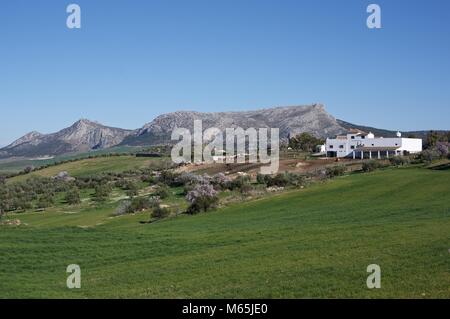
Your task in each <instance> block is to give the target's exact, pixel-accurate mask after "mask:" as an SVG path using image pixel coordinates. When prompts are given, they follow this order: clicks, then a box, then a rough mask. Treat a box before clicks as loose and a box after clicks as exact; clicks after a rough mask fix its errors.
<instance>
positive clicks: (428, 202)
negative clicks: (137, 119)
mask: <svg viewBox="0 0 450 319" xmlns="http://www.w3.org/2000/svg"><path fill="white" fill-rule="evenodd" d="M78 165H79V163H77V166H78ZM59 170H61V169H59ZM67 170H69V169H67ZM72 173H73V174H74V175H75V174H76V172H75V171H73V172H72ZM449 181H450V171H449V170H435V171H433V170H429V169H424V168H414V167H411V168H401V169H386V170H380V171H377V172H374V173H369V174H355V175H350V176H345V177H340V178H337V179H334V180H331V181H329V182H326V183H324V184H319V183H318V184H314V185H312V186H311V187H309V188H306V189H304V190H294V191H289V192H287V193H284V194H279V195H272V196H271V197H268V198H265V199H261V200H256V201H250V202H246V203H239V204H231V205H230V206H228V207H225V208H221V209H219V210H217V211H215V212H210V213H204V214H200V215H196V216H184V215H183V216H179V217H175V218H171V219H168V220H163V221H159V222H156V223H152V224H143V223H140V222H141V221H146V220H148V213H141V214H136V215H128V216H122V217H115V218H112V217H110V214H111V212H112V210H113V209H114V205H113V204H111V203H109V204H107V205H105V207H103V208H102V209H92V210H91V209H85V210H82V211H77V212H74V213H72V214H70V213H68V212H67V211H66V212H62V211H58V209H55V210H53V211H51V212H46V213H25V214H20V215H19V214H18V215H13V216H12V217H13V218H20V219H21V221H22V222H23V223H26V224H27V225H22V226H20V227H16V228H14V227H2V228H0V297H3V298H6V297H12V298H19V297H20V298H22V297H32V298H40V297H43V298H94V297H97V298H103V297H112V298H206V297H210V298H222V297H225V298H238V297H239V298H266V297H267V298H308V297H313V298H322V297H331V298H336V297H345V298H356V297H362V298H379V297H386V298H450V253H449V252H450V251H449V249H450V203H449V194H450V183H449ZM10 217H11V216H10ZM69 264H78V265H80V267H81V271H82V277H81V278H82V288H81V289H79V290H69V289H68V288H66V278H67V274H66V272H65V271H66V267H67V265H69ZM369 264H378V265H380V266H381V270H382V288H381V289H375V290H369V289H368V288H367V287H366V278H367V276H368V274H367V272H366V268H367V266H368V265H369Z"/></svg>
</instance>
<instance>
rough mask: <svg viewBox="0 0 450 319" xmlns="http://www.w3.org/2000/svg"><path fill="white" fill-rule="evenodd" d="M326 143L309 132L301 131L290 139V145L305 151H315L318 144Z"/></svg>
mask: <svg viewBox="0 0 450 319" xmlns="http://www.w3.org/2000/svg"><path fill="white" fill-rule="evenodd" d="M323 143H324V140H322V139H318V138H316V137H315V136H313V135H311V134H309V133H306V132H305V133H301V134H300V135H297V136H295V137H293V138H291V139H290V140H289V147H292V148H293V149H296V150H302V151H305V152H313V151H314V150H315V148H316V146H317V145H321V144H323Z"/></svg>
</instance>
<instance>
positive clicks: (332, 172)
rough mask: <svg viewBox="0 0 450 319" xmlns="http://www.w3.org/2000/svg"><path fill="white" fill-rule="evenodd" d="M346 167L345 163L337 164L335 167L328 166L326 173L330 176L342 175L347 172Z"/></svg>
mask: <svg viewBox="0 0 450 319" xmlns="http://www.w3.org/2000/svg"><path fill="white" fill-rule="evenodd" d="M345 171H346V168H345V166H343V165H336V166H333V167H327V168H326V170H325V174H326V176H327V177H328V178H333V177H337V176H342V175H344V174H345Z"/></svg>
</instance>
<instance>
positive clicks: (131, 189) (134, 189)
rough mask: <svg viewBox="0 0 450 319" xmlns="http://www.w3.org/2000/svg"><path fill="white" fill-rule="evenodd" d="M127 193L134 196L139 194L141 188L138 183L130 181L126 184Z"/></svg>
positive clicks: (131, 196)
mask: <svg viewBox="0 0 450 319" xmlns="http://www.w3.org/2000/svg"><path fill="white" fill-rule="evenodd" d="M126 189H127V191H126V194H127V196H128V197H130V198H133V197H135V196H137V195H138V194H139V189H138V186H137V184H136V183H134V182H129V183H128V184H127V186H126Z"/></svg>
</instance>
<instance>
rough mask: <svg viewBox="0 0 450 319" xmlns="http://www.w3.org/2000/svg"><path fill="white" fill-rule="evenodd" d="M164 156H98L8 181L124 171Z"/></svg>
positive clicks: (144, 165)
mask: <svg viewBox="0 0 450 319" xmlns="http://www.w3.org/2000/svg"><path fill="white" fill-rule="evenodd" d="M160 160H162V158H145V157H136V156H111V157H96V158H89V159H82V160H77V161H74V162H68V163H64V164H60V165H56V166H50V167H48V168H44V169H42V170H37V171H34V172H32V173H29V174H26V175H19V176H16V177H14V178H11V179H9V180H8V182H10V183H12V182H17V181H24V180H26V179H27V178H29V177H30V176H44V177H52V176H55V175H56V174H58V173H59V172H62V171H66V172H68V173H69V174H70V175H71V176H74V177H81V176H87V175H92V174H99V173H102V172H115V173H119V172H123V171H126V170H130V169H135V168H142V167H148V166H149V165H150V163H152V162H156V161H160Z"/></svg>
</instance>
